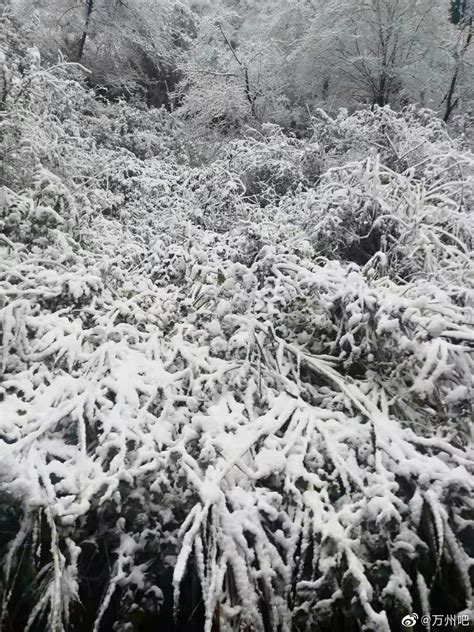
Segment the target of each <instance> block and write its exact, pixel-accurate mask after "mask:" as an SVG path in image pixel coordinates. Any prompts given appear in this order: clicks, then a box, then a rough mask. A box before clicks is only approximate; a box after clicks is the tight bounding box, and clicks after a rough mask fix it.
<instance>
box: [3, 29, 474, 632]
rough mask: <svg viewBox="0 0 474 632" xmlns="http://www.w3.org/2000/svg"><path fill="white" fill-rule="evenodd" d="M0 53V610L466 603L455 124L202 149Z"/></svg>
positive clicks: (425, 609)
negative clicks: (0, 189) (0, 607)
mask: <svg viewBox="0 0 474 632" xmlns="http://www.w3.org/2000/svg"><path fill="white" fill-rule="evenodd" d="M9 29H10V30H9ZM2 50H3V52H2V55H3V58H2V62H3V63H4V67H3V74H2V76H1V79H2V81H1V82H0V83H1V85H2V86H3V87H2V92H1V117H2V118H1V128H0V129H1V143H2V156H3V166H2V174H1V175H2V185H3V190H2V191H3V192H2V201H1V205H0V225H1V232H0V327H1V335H2V338H1V340H2V347H1V363H2V374H3V376H2V382H1V386H0V400H1V401H0V477H1V490H2V491H1V504H0V533H1V535H0V554H1V556H2V564H1V567H2V568H1V571H0V590H1V593H2V615H1V623H0V629H1V630H5V632H7V631H8V632H10V631H13V630H15V631H16V630H25V631H27V630H32V631H33V630H34V631H40V630H51V631H54V632H56V631H60V630H64V631H70V630H75V631H82V630H84V631H89V630H90V631H94V632H96V631H97V632H98V631H99V630H100V631H102V632H105V631H109V630H110V631H111V630H114V631H116V632H138V631H142V632H143V631H146V630H171V629H176V630H183V631H184V630H196V631H197V630H205V631H206V632H211V631H212V632H218V631H219V632H225V631H230V630H240V631H244V630H245V631H247V630H248V631H250V630H255V631H259V630H265V631H276V630H282V631H285V630H298V631H303V630H318V631H321V632H329V631H338V632H339V631H343V630H344V631H345V632H352V631H354V632H355V631H358V630H374V631H377V632H384V631H387V632H388V631H389V630H400V629H404V628H403V627H401V619H402V618H403V617H404V616H406V615H408V614H411V613H412V612H416V613H419V615H420V616H421V615H422V614H424V615H429V614H430V613H433V614H437V613H439V614H443V615H445V614H456V615H457V614H458V613H461V612H467V610H469V608H471V596H472V579H473V574H472V558H473V557H474V551H473V543H474V538H473V534H474V513H473V495H472V493H473V487H474V477H473V466H474V460H473V450H472V441H471V434H470V432H471V430H470V422H471V421H472V402H473V374H474V361H473V355H472V351H473V344H474V329H473V325H474V317H473V313H474V312H473V310H474V298H473V297H474V294H473V285H474V268H473V259H472V235H473V228H474V221H473V215H472V200H473V174H474V170H473V166H474V159H473V155H472V153H471V152H470V151H469V149H468V148H467V145H468V140H466V138H464V136H463V135H462V134H460V133H457V132H456V129H455V128H453V129H451V130H450V131H448V129H447V128H446V126H445V124H444V123H443V122H442V121H441V120H440V119H439V118H438V117H437V116H436V115H435V114H434V113H433V112H431V111H430V110H426V109H417V108H415V107H411V106H410V107H407V108H405V109H404V110H403V111H401V112H399V113H397V112H395V111H394V110H392V109H390V107H388V106H386V107H377V106H375V108H374V109H373V111H370V110H356V111H355V112H354V113H352V114H349V113H348V112H347V111H344V110H341V111H340V112H339V114H331V115H329V114H326V113H325V112H324V111H323V110H315V111H314V113H313V115H312V117H311V121H310V125H309V126H308V128H307V130H306V132H305V134H299V135H298V137H297V136H296V135H294V134H292V133H291V132H288V131H287V130H283V129H282V128H280V127H279V126H278V125H276V124H275V123H263V124H262V125H255V126H250V125H249V126H247V127H245V126H244V127H243V128H242V129H241V130H240V131H239V132H238V133H236V134H234V135H233V136H230V137H226V138H225V139H224V140H223V141H222V142H220V143H216V142H215V139H214V140H210V139H209V140H208V141H206V140H203V139H202V138H197V137H194V136H193V135H192V133H191V132H190V128H189V127H188V126H187V125H186V122H185V121H183V120H182V119H180V118H179V117H178V116H175V115H174V114H173V113H170V112H167V111H165V110H164V109H147V108H146V107H145V106H144V105H141V104H140V103H138V102H136V101H133V100H131V101H129V102H125V101H118V102H115V103H113V102H110V101H106V100H104V99H101V98H98V97H97V96H96V95H95V94H94V92H92V91H91V89H90V88H89V87H87V85H86V83H85V81H84V76H85V74H84V71H83V70H82V69H81V67H80V66H78V65H76V64H71V63H67V62H66V61H60V62H59V63H57V64H55V65H54V66H44V65H42V62H41V56H40V54H39V52H38V50H37V49H35V48H31V47H29V48H27V47H26V46H25V45H24V44H23V42H22V41H21V39H20V38H19V37H17V35H16V33H15V31H14V30H13V27H11V25H10V26H9V25H8V24H7V28H6V29H5V34H4V36H3V40H2ZM173 621H174V624H173V623H172V622H173ZM173 625H175V628H173V627H172V626H173ZM420 629H421V628H420ZM446 629H451V628H446ZM452 629H454V627H453V628H452ZM459 629H467V628H466V627H464V628H459Z"/></svg>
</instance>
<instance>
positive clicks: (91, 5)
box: [77, 0, 94, 61]
mask: <svg viewBox="0 0 474 632" xmlns="http://www.w3.org/2000/svg"><path fill="white" fill-rule="evenodd" d="M93 10H94V0H87V3H86V21H85V23H84V30H83V31H82V35H81V39H80V41H79V49H78V51H77V61H81V59H82V56H83V55H84V46H85V45H86V39H87V34H88V32H89V26H90V22H91V15H92V11H93Z"/></svg>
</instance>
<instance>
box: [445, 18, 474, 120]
mask: <svg viewBox="0 0 474 632" xmlns="http://www.w3.org/2000/svg"><path fill="white" fill-rule="evenodd" d="M472 27H473V23H472V18H469V21H468V23H467V28H468V33H467V38H466V42H465V43H464V46H463V47H462V50H461V52H460V53H459V54H458V55H457V58H456V67H455V69H454V73H453V77H452V79H451V83H450V84H449V90H448V92H447V94H446V96H445V97H444V99H443V103H444V101H446V110H445V112H444V116H443V121H444V122H445V123H447V122H448V121H449V119H450V118H451V114H452V113H453V110H454V109H455V107H456V106H457V104H458V102H459V97H455V96H454V95H455V91H456V84H457V82H458V78H459V72H460V70H461V64H462V61H463V58H464V55H465V54H466V51H467V49H468V48H469V46H470V44H471V42H472V36H473V28H472Z"/></svg>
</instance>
